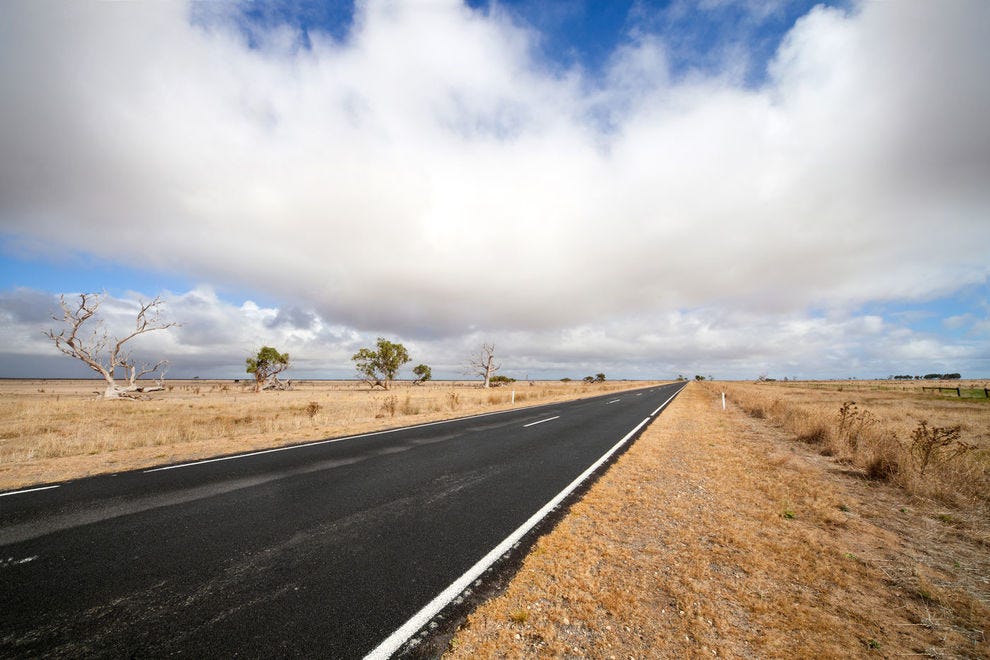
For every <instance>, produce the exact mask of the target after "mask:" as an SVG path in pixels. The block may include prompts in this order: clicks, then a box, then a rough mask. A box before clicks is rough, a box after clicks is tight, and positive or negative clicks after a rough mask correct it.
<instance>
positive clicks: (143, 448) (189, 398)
mask: <svg viewBox="0 0 990 660" xmlns="http://www.w3.org/2000/svg"><path fill="white" fill-rule="evenodd" d="M646 384H647V383H644V382H634V381H614V382H604V383H595V384H587V383H584V382H567V383H564V382H544V381H524V382H516V383H513V384H511V385H508V386H503V387H497V388H489V389H483V388H481V387H479V385H478V383H476V382H465V381H457V382H454V381H446V382H442V381H441V382H431V383H427V384H425V385H412V384H411V383H409V382H396V383H394V384H393V387H392V389H390V390H388V391H382V390H381V389H377V390H374V391H372V390H369V388H368V386H367V385H365V384H364V383H360V382H354V381H295V382H294V383H293V386H292V389H290V390H287V391H266V392H260V393H256V392H254V391H253V382H247V381H243V380H242V381H239V382H234V381H231V380H189V381H170V382H168V383H166V388H165V391H163V392H154V393H150V394H148V395H146V396H145V398H143V399H139V400H126V399H124V400H116V401H107V400H101V399H99V398H97V394H98V393H99V392H100V391H102V389H103V387H102V381H98V380H0V491H5V490H12V489H15V488H23V487H26V486H30V485H32V484H39V483H53V482H57V481H64V480H68V479H75V478H79V477H84V476H88V475H93V474H102V473H109V472H121V471H125V470H132V469H138V468H144V467H149V466H154V465H162V464H167V463H175V462H181V461H188V460H196V459H200V458H208V457H211V456H219V455H224V454H232V453H237V452H242V451H252V450H256V449H266V448H270V447H277V446H282V445H287V444H293V443H298V442H305V441H309V440H319V439H323V438H330V437H341V436H346V435H354V434H357V433H366V432H371V431H380V430H384V429H388V428H395V427H399V426H408V425H412V424H421V423H426V422H432V421H437V420H440V419H449V418H452V417H460V416H465V415H471V414H477V413H484V412H491V411H495V410H504V409H507V408H513V407H521V406H528V405H535V404H539V403H551V402H555V401H565V400H569V399H576V398H582V397H587V396H595V395H598V394H604V393H607V392H616V391H621V390H626V389H633V388H636V387H643V386H644V385H646Z"/></svg>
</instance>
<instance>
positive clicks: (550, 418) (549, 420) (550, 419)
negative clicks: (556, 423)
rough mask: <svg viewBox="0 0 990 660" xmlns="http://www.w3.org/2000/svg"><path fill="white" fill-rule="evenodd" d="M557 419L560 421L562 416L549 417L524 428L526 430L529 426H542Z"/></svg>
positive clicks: (524, 425)
mask: <svg viewBox="0 0 990 660" xmlns="http://www.w3.org/2000/svg"><path fill="white" fill-rule="evenodd" d="M555 419H560V415H557V416H556V417H547V418H546V419H541V420H540V421H538V422H530V423H529V424H523V426H522V427H523V428H526V427H527V426H536V425H537V424H542V423H543V422H552V421H553V420H555Z"/></svg>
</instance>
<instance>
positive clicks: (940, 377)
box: [887, 374, 962, 380]
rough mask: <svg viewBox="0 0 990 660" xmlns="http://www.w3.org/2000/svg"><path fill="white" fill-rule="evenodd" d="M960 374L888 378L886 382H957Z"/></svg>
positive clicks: (960, 376)
mask: <svg viewBox="0 0 990 660" xmlns="http://www.w3.org/2000/svg"><path fill="white" fill-rule="evenodd" d="M960 378H962V375H961V374H925V375H924V376H910V375H907V374H905V375H903V376H888V377H887V379H888V380H959V379H960Z"/></svg>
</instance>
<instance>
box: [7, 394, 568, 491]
mask: <svg viewBox="0 0 990 660" xmlns="http://www.w3.org/2000/svg"><path fill="white" fill-rule="evenodd" d="M546 405H553V404H546V403H538V404H536V405H533V406H527V407H526V408H512V409H509V410H496V411H494V412H489V413H481V414H480V415H468V416H467V417H455V418H454V419H442V420H440V421H438V422H427V423H426V424H416V425H415V426H400V427H397V428H394V429H385V430H384V431H375V432H374V433H361V434H359V435H348V436H344V437H343V438H329V439H327V440H316V441H314V442H306V443H304V444H301V445H289V446H288V447H275V448H274V449H261V450H259V451H252V452H249V453H247V454H235V455H233V456H220V457H219V458H207V459H204V460H202V461H192V462H191V463H180V464H178V465H165V466H163V467H157V468H151V469H149V470H144V473H145V474H147V473H148V472H161V471H163V470H178V469H179V468H184V467H191V466H193V465H203V464H205V463H219V462H220V461H232V460H234V459H237V458H248V457H249V456H260V455H261V454H273V453H275V452H277V451H289V450H290V449H302V448H304V447H316V446H317V445H326V444H329V443H331V442H343V441H344V440H356V439H358V438H370V437H371V436H373V435H384V434H386V433H398V432H399V431H408V430H410V429H421V428H426V427H427V426H437V425H439V424H450V423H451V422H463V421H465V420H468V419H477V418H479V417H489V416H491V415H502V414H505V413H512V412H519V411H520V410H526V409H527V408H539V407H540V406H546ZM49 488H55V486H49ZM25 492H26V491H25Z"/></svg>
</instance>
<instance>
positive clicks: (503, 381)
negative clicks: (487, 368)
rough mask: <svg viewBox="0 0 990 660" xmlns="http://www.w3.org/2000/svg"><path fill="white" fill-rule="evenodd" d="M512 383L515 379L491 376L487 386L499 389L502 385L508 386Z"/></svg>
mask: <svg viewBox="0 0 990 660" xmlns="http://www.w3.org/2000/svg"><path fill="white" fill-rule="evenodd" d="M514 382H516V379H515V378H509V377H508V376H492V377H491V380H490V381H489V385H490V386H491V387H501V386H502V385H509V384H510V383H514Z"/></svg>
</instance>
